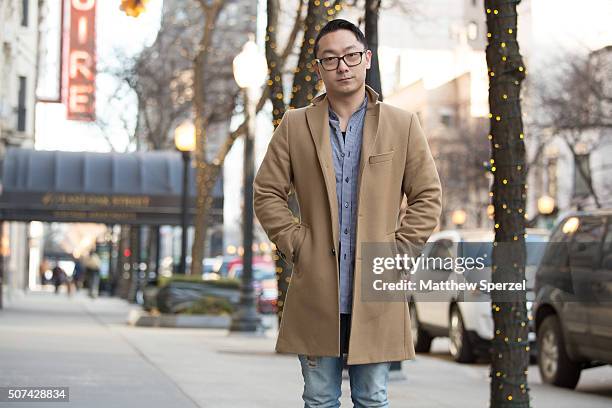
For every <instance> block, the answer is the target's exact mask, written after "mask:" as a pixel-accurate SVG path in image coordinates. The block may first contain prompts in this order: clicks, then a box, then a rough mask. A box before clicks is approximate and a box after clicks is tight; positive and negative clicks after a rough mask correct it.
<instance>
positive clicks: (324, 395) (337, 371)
mask: <svg viewBox="0 0 612 408" xmlns="http://www.w3.org/2000/svg"><path fill="white" fill-rule="evenodd" d="M349 337H350V315H345V314H342V315H341V317H340V349H341V350H342V352H343V354H344V353H346V352H348V341H349ZM298 358H299V360H300V364H301V366H302V376H303V377H304V393H303V394H302V399H303V400H304V408H337V407H339V406H340V396H341V395H342V390H341V385H342V366H343V363H344V358H343V357H341V356H340V357H312V356H305V355H298ZM390 367H391V363H390V362H385V363H372V364H356V365H349V366H348V372H349V378H350V383H351V400H352V401H353V405H354V407H355V408H374V407H376V408H386V407H388V406H389V402H388V401H387V381H388V379H389V368H390Z"/></svg>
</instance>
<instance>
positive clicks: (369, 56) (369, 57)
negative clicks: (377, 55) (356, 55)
mask: <svg viewBox="0 0 612 408" xmlns="http://www.w3.org/2000/svg"><path fill="white" fill-rule="evenodd" d="M365 57H366V69H370V65H371V63H372V51H370V50H366V53H365Z"/></svg>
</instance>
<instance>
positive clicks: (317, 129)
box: [306, 95, 339, 243]
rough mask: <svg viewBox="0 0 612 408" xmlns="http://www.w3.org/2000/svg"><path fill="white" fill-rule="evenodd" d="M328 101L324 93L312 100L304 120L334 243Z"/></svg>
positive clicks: (335, 211) (335, 218)
mask: <svg viewBox="0 0 612 408" xmlns="http://www.w3.org/2000/svg"><path fill="white" fill-rule="evenodd" d="M328 106H329V105H328V102H327V98H325V96H324V95H322V96H319V97H318V98H316V99H314V100H313V105H311V106H310V107H309V108H308V109H306V120H307V121H308V127H309V128H310V135H311V136H312V140H313V141H314V144H315V148H316V150H317V156H318V159H319V165H320V166H321V170H322V171H323V178H324V179H325V187H326V189H327V199H328V201H329V210H330V212H331V218H332V231H333V237H334V243H337V242H338V240H339V237H338V235H339V231H338V228H339V226H338V222H339V221H338V201H337V200H338V199H337V197H336V174H335V170H334V163H333V158H332V148H331V141H330V135H329V113H328Z"/></svg>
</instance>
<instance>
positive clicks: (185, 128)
mask: <svg viewBox="0 0 612 408" xmlns="http://www.w3.org/2000/svg"><path fill="white" fill-rule="evenodd" d="M174 145H175V146H176V149H177V150H178V151H179V152H181V155H182V157H183V189H182V197H181V228H182V231H181V261H180V263H179V269H178V273H180V274H183V275H184V274H185V273H186V271H187V229H188V228H189V225H188V220H189V208H188V207H187V202H188V198H189V162H190V160H191V152H192V151H194V150H195V127H194V126H193V123H191V122H184V123H183V124H181V125H180V126H179V127H177V128H176V129H175V130H174Z"/></svg>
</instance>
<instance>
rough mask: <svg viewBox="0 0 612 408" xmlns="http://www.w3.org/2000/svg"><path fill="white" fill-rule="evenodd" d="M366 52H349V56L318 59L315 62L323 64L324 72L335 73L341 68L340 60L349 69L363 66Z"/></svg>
mask: <svg viewBox="0 0 612 408" xmlns="http://www.w3.org/2000/svg"><path fill="white" fill-rule="evenodd" d="M366 51H367V50H363V51H357V52H349V53H348V54H344V55H343V56H341V57H325V58H316V59H315V61H316V62H317V63H319V64H321V66H322V67H323V69H324V70H326V71H334V70H336V69H338V67H339V66H340V60H342V61H344V63H345V64H346V66H347V67H354V66H357V65H359V64H361V60H362V59H363V54H365V53H366Z"/></svg>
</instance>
